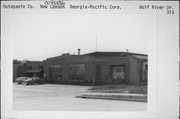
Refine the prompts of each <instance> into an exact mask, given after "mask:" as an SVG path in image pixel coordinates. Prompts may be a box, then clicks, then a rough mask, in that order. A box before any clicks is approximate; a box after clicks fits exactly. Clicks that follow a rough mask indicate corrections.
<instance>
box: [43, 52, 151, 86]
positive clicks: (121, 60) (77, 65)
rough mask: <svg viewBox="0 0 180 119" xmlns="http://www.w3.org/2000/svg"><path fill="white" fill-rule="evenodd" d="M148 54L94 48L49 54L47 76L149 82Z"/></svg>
mask: <svg viewBox="0 0 180 119" xmlns="http://www.w3.org/2000/svg"><path fill="white" fill-rule="evenodd" d="M147 62H148V56H147V55H145V54H137V53H130V52H92V53H88V54H83V55H81V54H80V49H79V53H78V55H71V54H69V53H67V54H62V55H61V56H57V57H51V58H47V59H46V60H44V61H43V77H44V80H45V81H46V82H47V83H63V84H81V85H101V84H128V85H142V84H147V72H148V63H147Z"/></svg>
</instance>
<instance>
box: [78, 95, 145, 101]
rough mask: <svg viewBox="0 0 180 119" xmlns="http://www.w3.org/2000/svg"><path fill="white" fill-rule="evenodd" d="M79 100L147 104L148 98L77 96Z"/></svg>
mask: <svg viewBox="0 0 180 119" xmlns="http://www.w3.org/2000/svg"><path fill="white" fill-rule="evenodd" d="M76 97H77V98H84V99H104V100H123V101H136V102H147V98H144V99H143V98H140V97H136V98H133V97H132V96H131V97H128V96H122V97H117V96H102V95H100V96H98V95H81V96H76Z"/></svg>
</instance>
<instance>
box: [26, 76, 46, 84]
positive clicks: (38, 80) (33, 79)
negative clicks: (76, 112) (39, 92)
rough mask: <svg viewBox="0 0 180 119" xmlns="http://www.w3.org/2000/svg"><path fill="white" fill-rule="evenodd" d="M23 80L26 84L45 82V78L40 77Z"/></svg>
mask: <svg viewBox="0 0 180 119" xmlns="http://www.w3.org/2000/svg"><path fill="white" fill-rule="evenodd" d="M23 82H25V83H26V85H33V84H44V80H43V79H40V78H39V77H30V78H28V79H27V80H24V81H23Z"/></svg>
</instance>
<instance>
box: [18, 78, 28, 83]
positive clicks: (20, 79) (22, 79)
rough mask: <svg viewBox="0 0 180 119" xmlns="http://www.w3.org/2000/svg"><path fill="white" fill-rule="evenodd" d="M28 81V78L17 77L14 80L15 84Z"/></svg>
mask: <svg viewBox="0 0 180 119" xmlns="http://www.w3.org/2000/svg"><path fill="white" fill-rule="evenodd" d="M27 79H28V77H18V78H17V79H16V82H17V83H18V84H21V83H22V82H23V81H25V80H27Z"/></svg>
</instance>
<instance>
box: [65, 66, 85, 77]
mask: <svg viewBox="0 0 180 119" xmlns="http://www.w3.org/2000/svg"><path fill="white" fill-rule="evenodd" d="M84 72H85V64H71V65H69V78H70V79H72V80H81V79H83V78H84Z"/></svg>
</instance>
